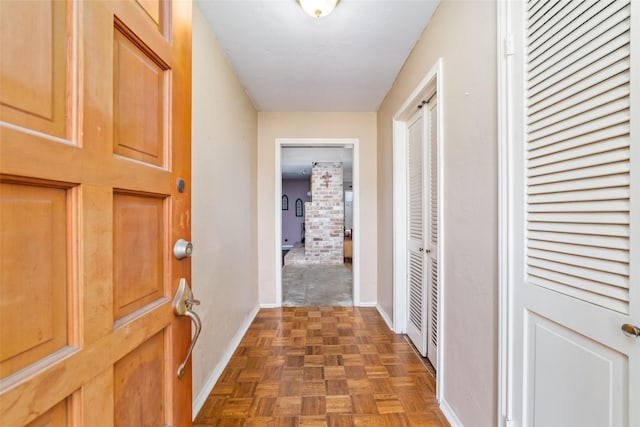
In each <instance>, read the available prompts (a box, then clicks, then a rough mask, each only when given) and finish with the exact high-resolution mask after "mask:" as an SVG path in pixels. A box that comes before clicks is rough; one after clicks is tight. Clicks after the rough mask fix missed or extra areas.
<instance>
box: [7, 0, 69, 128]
mask: <svg viewBox="0 0 640 427" xmlns="http://www.w3.org/2000/svg"><path fill="white" fill-rule="evenodd" d="M40 3H42V4H40ZM70 12H71V11H70V9H69V8H68V7H67V5H66V4H65V2H62V1H53V2H30V1H22V2H21V1H4V2H2V10H1V11H0V40H1V42H0V43H1V44H0V51H2V61H0V67H1V68H0V75H1V76H2V77H1V80H0V87H2V91H0V105H1V106H0V114H1V115H2V120H3V121H6V122H8V123H12V124H15V125H18V126H23V127H26V128H29V129H33V130H36V131H39V132H43V133H46V134H48V135H53V136H57V137H60V138H65V137H66V134H67V123H66V119H67V114H66V113H67V111H66V110H67V107H68V104H67V98H66V90H67V83H68V80H67V77H68V73H67V67H68V65H71V64H67V46H66V37H67V35H68V34H69V32H68V31H67V17H68V16H70Z"/></svg>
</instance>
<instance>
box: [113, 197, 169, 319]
mask: <svg viewBox="0 0 640 427" xmlns="http://www.w3.org/2000/svg"><path fill="white" fill-rule="evenodd" d="M165 220H166V215H164V203H163V199H162V198H160V197H150V196H143V195H134V194H122V193H115V194H114V198H113V245H114V246H113V262H114V275H115V277H114V283H113V309H114V320H115V321H118V320H119V319H121V318H122V317H123V316H126V315H128V314H131V313H133V312H134V311H136V310H139V309H141V308H143V307H145V306H146V305H148V304H151V303H153V302H154V301H157V300H158V299H159V298H161V297H163V296H164V269H165V262H164V258H165V255H166V254H165V253H164V252H163V250H164V246H165V245H164V242H165V241H166V237H165V229H166V227H165V225H166V224H165Z"/></svg>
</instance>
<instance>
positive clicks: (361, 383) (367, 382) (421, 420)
mask: <svg viewBox="0 0 640 427" xmlns="http://www.w3.org/2000/svg"><path fill="white" fill-rule="evenodd" d="M448 425H449V424H448V423H447V421H446V419H445V417H444V416H443V414H442V413H441V412H440V410H439V408H438V404H437V402H436V399H435V379H434V378H433V376H432V374H431V373H429V372H428V371H427V369H426V368H425V367H424V365H423V364H422V362H421V360H420V359H419V358H418V356H417V355H416V354H415V352H414V350H413V348H412V347H411V345H410V344H409V343H408V342H407V341H406V339H405V337H404V336H402V335H397V334H394V333H393V332H391V331H390V330H389V329H388V328H387V326H386V324H385V323H384V320H383V319H382V318H381V317H380V315H379V314H378V312H377V311H376V309H375V308H358V307H283V308H277V309H262V310H260V312H259V313H258V315H257V316H256V318H255V320H254V321H253V323H252V325H251V327H250V328H249V330H248V331H247V333H246V335H245V336H244V338H243V340H242V342H241V343H240V345H239V346H238V349H237V350H236V352H235V354H234V356H233V357H232V359H231V361H230V362H229V364H228V365H227V367H226V369H225V370H224V372H223V373H222V375H221V376H220V379H219V380H218V383H217V384H216V386H215V387H214V389H213V390H212V391H211V394H210V396H209V397H208V398H207V400H206V402H205V404H204V406H203V407H202V409H201V411H200V413H199V414H198V415H197V417H196V419H195V421H194V427H211V426H238V427H294V426H310V427H316V426H326V427H352V426H365V427H377V426H380V427H403V426H407V427H418V426H424V427H430V426H433V427H441V426H448Z"/></svg>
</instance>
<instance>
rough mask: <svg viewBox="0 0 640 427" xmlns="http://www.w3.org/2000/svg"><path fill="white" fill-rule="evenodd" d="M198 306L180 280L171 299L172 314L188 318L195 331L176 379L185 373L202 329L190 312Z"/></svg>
mask: <svg viewBox="0 0 640 427" xmlns="http://www.w3.org/2000/svg"><path fill="white" fill-rule="evenodd" d="M199 304H200V301H198V300H197V299H194V298H193V292H191V288H190V287H189V283H187V279H185V278H184V277H183V278H181V279H180V283H179V284H178V292H176V296H175V297H174V298H173V312H174V313H175V314H176V315H177V316H186V317H188V318H190V319H191V321H192V322H193V325H194V326H195V328H196V330H195V332H194V333H193V337H192V338H191V345H190V346H189V350H188V351H187V355H186V356H185V358H184V362H182V363H181V364H180V366H178V378H180V379H182V378H183V377H184V375H185V373H186V372H187V369H186V367H187V362H188V361H189V357H191V352H192V351H193V347H195V345H196V341H198V337H199V336H200V330H201V329H202V322H201V321H200V318H199V317H198V315H197V314H196V313H195V312H194V311H192V310H191V308H192V307H193V306H194V305H199Z"/></svg>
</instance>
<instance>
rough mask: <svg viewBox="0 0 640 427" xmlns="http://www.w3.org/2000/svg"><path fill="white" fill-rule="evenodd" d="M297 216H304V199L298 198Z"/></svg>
mask: <svg viewBox="0 0 640 427" xmlns="http://www.w3.org/2000/svg"><path fill="white" fill-rule="evenodd" d="M296 216H304V203H302V199H298V200H296Z"/></svg>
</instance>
